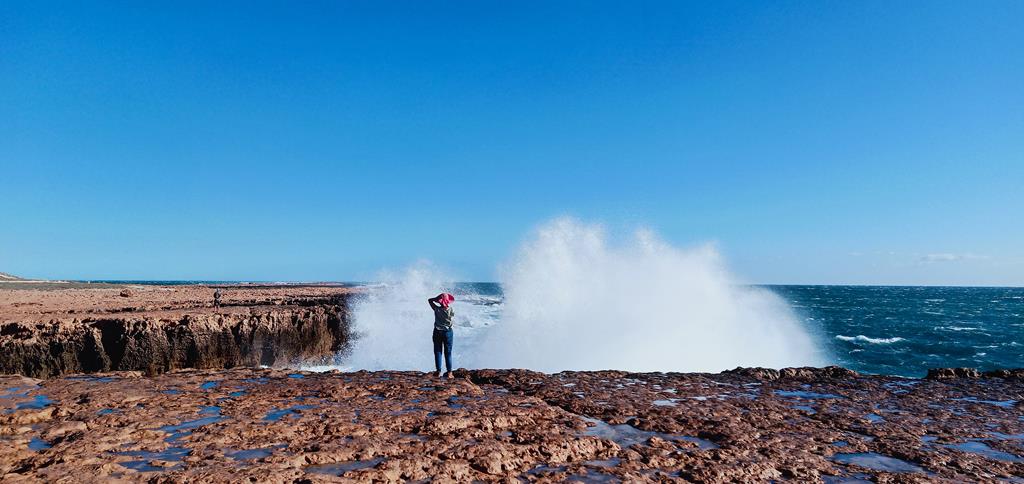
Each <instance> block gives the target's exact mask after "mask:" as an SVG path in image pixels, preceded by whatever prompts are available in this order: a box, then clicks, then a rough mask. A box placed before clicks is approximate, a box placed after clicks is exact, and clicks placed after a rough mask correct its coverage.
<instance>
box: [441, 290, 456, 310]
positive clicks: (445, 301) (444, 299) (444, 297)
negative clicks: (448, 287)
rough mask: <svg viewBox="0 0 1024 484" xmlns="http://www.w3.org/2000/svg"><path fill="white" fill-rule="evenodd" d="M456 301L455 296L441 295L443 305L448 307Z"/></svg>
mask: <svg viewBox="0 0 1024 484" xmlns="http://www.w3.org/2000/svg"><path fill="white" fill-rule="evenodd" d="M454 301H455V296H452V295H451V294H448V293H447V292H445V293H442V294H441V305H442V306H444V307H448V306H449V305H451V303H452V302H454Z"/></svg>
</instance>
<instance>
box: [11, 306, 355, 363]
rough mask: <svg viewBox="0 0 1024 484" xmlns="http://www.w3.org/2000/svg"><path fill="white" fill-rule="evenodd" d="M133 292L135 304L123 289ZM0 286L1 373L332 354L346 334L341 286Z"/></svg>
mask: <svg viewBox="0 0 1024 484" xmlns="http://www.w3.org/2000/svg"><path fill="white" fill-rule="evenodd" d="M124 291H130V292H131V296H132V297H131V301H132V306H124V301H125V300H124V299H123V298H122V297H121V296H122V295H123V292H124ZM222 291H223V292H224V296H225V297H224V302H223V306H222V307H219V308H214V307H212V294H213V289H212V288H207V287H202V286H187V287H165V286H164V287H162V286H146V287H137V288H134V289H131V290H129V289H124V290H119V289H117V288H109V289H60V290H48V291H42V290H0V354H2V355H3V358H0V373H8V374H11V373H17V374H22V375H28V376H33V377H42V378H46V377H52V376H58V375H62V374H67V373H83V372H85V373H89V372H104V371H113V370H138V371H143V372H147V373H150V374H155V373H160V372H164V371H168V370H172V369H176V368H226V367H234V366H258V365H268V366H274V365H277V366H280V365H287V364H296V363H302V362H329V361H331V360H332V359H333V358H334V356H335V355H336V354H337V352H338V351H339V350H341V349H342V348H344V346H345V345H346V344H347V343H348V341H349V334H348V323H347V319H346V314H347V307H348V297H349V295H350V291H349V290H348V289H345V288H340V287H321V286H312V287H294V286H288V287H266V288H257V287H249V286H232V287H225V288H223V289H222Z"/></svg>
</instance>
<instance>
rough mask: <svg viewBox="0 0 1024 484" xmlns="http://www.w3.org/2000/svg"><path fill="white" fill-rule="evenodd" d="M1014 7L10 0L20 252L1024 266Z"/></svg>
mask: <svg viewBox="0 0 1024 484" xmlns="http://www.w3.org/2000/svg"><path fill="white" fill-rule="evenodd" d="M1022 24H1024V3H1022V2H1014V1H985V2H952V1H951V2H941V1H927V2H838V1H837V2H817V1H816V2H702V3H697V2H693V3H690V2H664V3H661V2H641V3H637V2H599V1H583V2H486V1H485V2H481V1H467V2H421V1H415V2H381V1H367V2H357V1H334V2H323V3H318V2H301V3H294V2H276V3H267V2H250V1H245V2H216V3H214V2H168V3H165V4H162V5H155V4H152V3H151V2H95V3H93V2H61V3H51V2H21V1H5V2H2V3H0V196H2V200H3V202H2V203H0V230H2V231H3V232H2V234H0V271H5V272H11V273H15V274H23V275H28V276H34V277H50V278H142V279H195V278H202V279H257V280H314V279H329V280H339V279H340V280H352V279H366V278H370V277H372V276H373V274H375V273H376V272H377V271H378V270H379V269H382V268H389V267H391V268H393V267H401V266H403V265H405V264H408V263H410V262H412V261H414V260H417V259H420V258H428V259H431V260H434V261H436V262H438V263H440V264H442V265H445V266H448V267H451V268H454V269H455V271H456V272H457V273H458V274H460V275H462V276H463V277H465V278H467V279H492V278H493V277H494V268H495V266H496V265H497V264H498V263H500V262H501V261H502V260H503V259H505V258H506V257H507V256H508V255H509V254H510V253H511V252H512V251H513V250H514V248H515V247H516V246H517V245H518V243H519V242H520V241H521V240H522V239H523V237H525V236H526V235H527V234H528V233H529V231H530V230H531V229H532V228H533V227H535V226H536V225H538V224H539V223H542V222H544V221H545V220H548V219H550V218H551V217H555V216H560V215H572V216H576V217H579V218H581V219H583V220H587V221H594V222H602V223H605V224H607V225H608V226H609V227H612V228H624V229H628V228H630V227H634V226H645V227H650V228H653V229H654V230H656V231H657V232H659V233H660V234H661V235H662V236H663V237H664V238H665V239H667V240H669V241H671V242H672V243H674V244H678V245H683V246H686V245H692V244H699V243H703V242H705V241H713V242H715V243H717V244H718V245H719V247H720V248H721V251H722V252H723V254H724V255H725V256H726V258H727V259H728V260H729V262H730V265H731V267H732V268H733V269H734V270H735V271H736V272H737V273H739V274H741V275H742V276H744V277H745V278H746V279H747V280H750V281H753V282H764V283H860V284H872V283H884V284H978V285H988V284H996V285H1004V284H1005V285H1024V216H1022V212H1024V210H1022V209H1024V29H1021V28H1020V26H1021V25H1022Z"/></svg>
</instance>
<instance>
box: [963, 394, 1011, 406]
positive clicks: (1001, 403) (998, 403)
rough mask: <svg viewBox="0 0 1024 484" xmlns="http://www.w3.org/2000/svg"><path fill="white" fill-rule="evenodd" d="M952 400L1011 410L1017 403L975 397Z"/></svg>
mask: <svg viewBox="0 0 1024 484" xmlns="http://www.w3.org/2000/svg"><path fill="white" fill-rule="evenodd" d="M953 400H955V401H958V402H970V403H984V404H986V405H995V406H997V407H1003V408H1013V404H1015V403H1017V401H1016V400H981V399H978V398H975V397H963V398H954V399H953Z"/></svg>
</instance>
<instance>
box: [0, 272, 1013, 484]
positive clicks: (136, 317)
mask: <svg viewBox="0 0 1024 484" xmlns="http://www.w3.org/2000/svg"><path fill="white" fill-rule="evenodd" d="M214 290H215V288H213V287H203V286H178V287H175V286H144V287H142V286H137V287H130V286H120V285H113V286H111V285H101V286H98V287H97V288H85V287H75V288H62V287H52V288H48V289H45V290H39V289H33V290H25V289H7V290H3V291H0V303H2V304H0V373H7V374H16V375H10V376H0V480H2V481H4V482H20V481H25V482H31V481H40V480H42V481H62V480H64V481H73V482H80V481H103V482H109V481H119V480H120V481H129V482H138V481H144V482H189V481H201V482H238V481H240V480H249V481H252V482H319V481H341V482H399V481H424V480H436V481H438V482H470V481H487V482H496V481H501V482H523V481H525V482H565V481H573V480H578V481H585V482H685V481H694V482H723V483H724V482H770V481H785V480H790V481H797V482H827V483H841V482H866V481H867V482H870V481H873V482H943V481H946V482H964V481H983V482H1024V406H1022V405H1024V404H1022V401H1024V370H1000V371H992V372H985V373H981V372H978V371H976V370H972V369H937V370H933V371H931V372H929V375H928V377H927V378H924V379H905V378H898V377H887V376H872V375H859V374H857V373H854V372H852V371H849V370H846V369H843V368H838V367H829V368H820V369H816V368H791V369H784V370H770V369H758V368H754V369H750V368H748V369H742V368H741V369H736V370H733V371H728V372H723V373H718V374H701V373H628V372H623V371H603V372H563V373H559V374H554V375H549V374H543V373H537V372H532V371H527V370H473V371H466V370H460V371H458V372H457V376H458V378H456V379H454V380H450V381H449V380H442V379H437V378H434V377H433V376H431V375H429V374H425V373H419V372H394V371H388V372H365V371H360V372H352V373H342V372H337V371H335V372H327V373H311V372H304V371H297V370H286V369H284V368H285V367H289V366H290V367H299V366H302V365H311V364H318V363H320V364H322V363H324V362H329V361H330V360H331V359H333V358H334V357H335V355H336V354H338V352H339V350H342V349H343V348H345V345H347V344H348V343H349V342H350V340H351V338H352V336H351V335H350V334H349V329H348V305H349V299H350V297H351V296H352V294H353V292H352V290H351V289H348V288H344V287H331V286H320V285H311V286H268V287H255V286H226V287H222V288H221V290H222V292H223V298H222V300H221V304H220V305H219V306H217V307H215V306H214V304H213V292H214ZM260 365H263V366H268V367H272V368H256V367H258V366H260ZM112 370H120V371H114V372H111V371H112ZM22 375H24V376H22ZM37 378H48V379H37Z"/></svg>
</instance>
